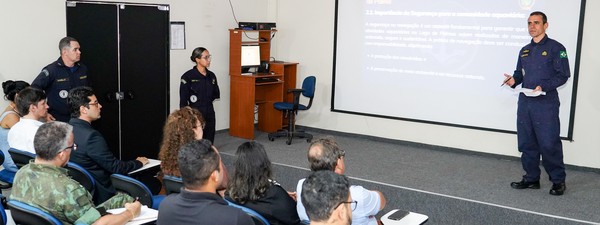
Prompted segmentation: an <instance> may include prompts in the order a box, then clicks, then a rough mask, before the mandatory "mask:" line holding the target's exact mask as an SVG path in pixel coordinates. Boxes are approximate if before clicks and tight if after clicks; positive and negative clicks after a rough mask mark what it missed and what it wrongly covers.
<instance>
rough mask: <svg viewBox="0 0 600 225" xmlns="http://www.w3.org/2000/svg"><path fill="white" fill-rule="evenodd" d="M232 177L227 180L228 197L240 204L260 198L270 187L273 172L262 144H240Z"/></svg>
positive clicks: (253, 142)
mask: <svg viewBox="0 0 600 225" xmlns="http://www.w3.org/2000/svg"><path fill="white" fill-rule="evenodd" d="M235 155H236V156H237V159H236V160H235V163H234V166H235V167H234V168H235V169H234V170H233V176H232V177H230V178H229V183H228V184H229V186H228V188H227V189H228V192H229V196H231V198H232V199H233V200H235V201H236V202H238V203H240V204H245V203H246V202H248V201H256V200H258V199H259V198H262V197H263V196H264V195H265V193H266V192H267V189H269V187H271V185H272V183H271V178H272V174H273V170H272V169H271V168H272V167H271V161H270V160H269V156H267V152H266V151H265V148H264V146H263V145H262V144H260V143H258V142H255V141H247V142H244V143H242V144H241V145H240V146H239V147H238V149H237V151H236V152H235Z"/></svg>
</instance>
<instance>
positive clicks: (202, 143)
mask: <svg viewBox="0 0 600 225" xmlns="http://www.w3.org/2000/svg"><path fill="white" fill-rule="evenodd" d="M219 162H220V156H219V154H218V153H217V151H216V150H214V149H213V148H212V144H211V142H210V141H209V140H205V139H201V140H194V141H192V142H190V143H187V144H185V145H183V146H181V148H180V149H179V154H178V155H177V163H178V164H179V171H180V172H181V179H182V180H183V186H184V187H186V188H190V189H193V188H196V187H199V186H202V185H204V184H206V182H207V181H208V178H209V177H210V175H211V174H212V172H213V171H215V170H217V171H219Z"/></svg>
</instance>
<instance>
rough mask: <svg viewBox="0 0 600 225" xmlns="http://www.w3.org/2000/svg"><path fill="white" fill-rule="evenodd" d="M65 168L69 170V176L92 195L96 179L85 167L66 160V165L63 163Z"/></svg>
mask: <svg viewBox="0 0 600 225" xmlns="http://www.w3.org/2000/svg"><path fill="white" fill-rule="evenodd" d="M65 168H66V169H67V170H69V176H71V178H72V179H73V180H75V181H77V182H79V184H81V186H83V187H84V188H85V189H86V190H87V191H88V192H89V193H90V194H92V196H94V191H95V189H96V181H95V180H94V177H92V175H91V174H90V173H89V172H88V171H87V170H86V169H85V168H83V167H81V166H80V165H78V164H77V163H74V162H68V163H67V165H65Z"/></svg>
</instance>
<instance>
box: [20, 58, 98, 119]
mask: <svg viewBox="0 0 600 225" xmlns="http://www.w3.org/2000/svg"><path fill="white" fill-rule="evenodd" d="M31 86H32V87H34V88H38V89H41V90H44V91H45V92H46V95H47V96H48V105H49V106H50V109H48V113H50V114H52V116H54V118H56V120H58V121H62V122H69V119H70V118H71V116H70V115H71V112H70V108H69V105H68V104H67V96H68V94H69V91H70V90H71V89H73V88H75V87H80V86H90V84H89V78H88V75H87V67H86V66H85V65H83V64H80V63H75V65H74V66H73V67H67V66H65V63H64V62H63V61H62V59H61V58H58V60H56V61H55V62H53V63H50V64H49V65H47V66H46V67H44V69H42V72H40V74H39V75H38V76H37V77H36V78H35V80H33V82H32V83H31Z"/></svg>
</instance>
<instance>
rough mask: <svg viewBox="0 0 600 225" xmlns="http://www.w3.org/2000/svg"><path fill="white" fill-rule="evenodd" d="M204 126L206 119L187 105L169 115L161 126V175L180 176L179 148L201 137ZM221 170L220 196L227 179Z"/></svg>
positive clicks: (159, 155)
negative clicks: (162, 126) (163, 125)
mask: <svg viewBox="0 0 600 225" xmlns="http://www.w3.org/2000/svg"><path fill="white" fill-rule="evenodd" d="M204 126H206V121H204V118H203V117H202V114H201V113H200V111H198V110H197V109H194V108H192V107H189V106H185V107H183V108H180V109H177V110H175V111H174V112H172V113H171V114H170V115H169V117H168V118H167V122H166V123H165V127H164V128H163V140H162V142H161V146H160V152H159V153H158V158H159V159H160V161H161V162H160V168H161V170H162V173H163V175H169V176H176V177H181V173H180V172H179V167H178V166H177V154H178V152H179V148H181V146H183V145H184V144H187V143H190V142H191V141H193V140H200V139H202V137H203V131H202V129H204ZM222 172H223V176H224V177H225V179H224V181H225V182H222V183H221V186H220V187H219V188H218V189H217V190H219V193H220V194H221V196H223V192H224V190H225V188H227V181H228V174H227V169H226V168H225V167H223V171H222Z"/></svg>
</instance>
